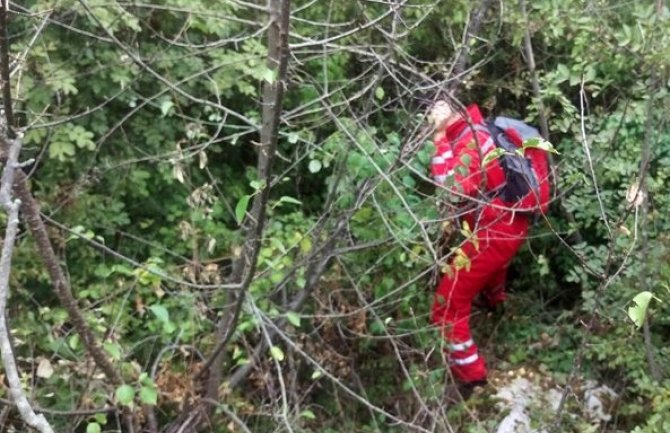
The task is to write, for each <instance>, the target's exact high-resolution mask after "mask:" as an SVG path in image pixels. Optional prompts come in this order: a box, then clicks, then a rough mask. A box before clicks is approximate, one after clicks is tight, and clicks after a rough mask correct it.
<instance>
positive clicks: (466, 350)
mask: <svg viewBox="0 0 670 433" xmlns="http://www.w3.org/2000/svg"><path fill="white" fill-rule="evenodd" d="M429 120H431V121H432V123H433V125H434V126H435V131H436V132H435V137H434V143H435V148H436V150H435V155H434V156H433V158H432V162H431V172H432V176H433V179H434V180H435V182H436V183H437V184H438V185H440V187H442V188H446V189H447V192H448V193H450V194H454V195H456V196H458V197H460V198H462V199H463V202H464V203H467V206H464V207H463V209H462V212H459V214H460V213H463V215H462V216H461V224H463V222H465V223H467V225H468V226H469V228H470V231H471V233H472V234H471V236H470V238H469V239H467V240H466V241H465V242H464V243H463V244H462V245H461V246H460V248H461V253H460V254H461V255H462V256H465V257H466V259H465V260H453V259H452V260H451V262H450V264H449V270H448V271H447V272H445V274H444V275H443V276H442V278H441V280H440V282H439V284H438V287H437V290H436V294H435V299H434V303H433V307H432V314H431V316H432V317H431V320H432V322H433V323H434V324H435V325H437V326H439V328H440V330H441V332H442V334H443V335H444V338H445V342H446V345H445V346H446V347H445V352H446V353H447V359H448V361H449V368H450V370H451V373H452V375H453V377H454V378H455V379H456V381H457V382H458V383H459V384H460V389H462V390H471V389H472V388H473V387H474V386H477V385H483V384H485V383H486V380H487V370H486V363H485V361H484V358H483V356H482V354H481V353H480V352H479V350H478V348H477V345H476V344H475V342H474V341H473V339H472V334H471V332H470V312H471V309H472V303H473V300H474V299H475V297H477V296H478V295H480V294H481V295H482V297H483V299H484V300H485V301H486V302H487V303H488V304H489V305H491V306H494V305H496V304H499V303H501V302H503V301H504V300H505V280H506V275H507V269H508V267H509V264H510V261H511V260H512V258H513V257H514V255H515V254H516V252H517V251H518V249H519V247H520V246H521V245H522V243H523V242H524V240H525V239H526V236H527V233H528V227H529V214H528V213H527V212H522V211H518V208H517V206H518V205H519V203H510V202H506V201H504V200H503V199H502V198H501V197H500V195H499V194H496V192H497V191H500V190H501V188H502V187H504V185H505V182H506V177H505V172H504V170H503V168H502V167H501V164H500V163H499V161H498V160H497V159H494V160H492V161H490V162H487V163H486V164H483V162H484V159H485V158H486V156H487V155H488V154H489V152H491V151H493V150H494V149H495V148H496V144H495V142H494V140H493V138H492V137H491V135H490V133H489V132H488V130H487V129H486V127H485V126H484V119H483V118H482V115H481V112H480V110H479V108H478V107H477V105H470V106H469V107H467V109H466V110H465V111H464V112H463V111H462V110H460V111H459V110H456V109H454V108H453V106H452V105H450V104H449V103H447V102H446V101H438V102H437V103H436V104H435V105H434V106H433V108H432V109H431V112H430V115H429ZM505 133H506V134H507V135H508V136H510V137H511V138H512V141H514V142H515V144H516V145H517V146H520V145H521V143H522V139H521V137H520V136H519V135H518V134H516V133H515V131H514V130H509V131H508V130H505ZM473 203H475V204H477V206H472V204H473Z"/></svg>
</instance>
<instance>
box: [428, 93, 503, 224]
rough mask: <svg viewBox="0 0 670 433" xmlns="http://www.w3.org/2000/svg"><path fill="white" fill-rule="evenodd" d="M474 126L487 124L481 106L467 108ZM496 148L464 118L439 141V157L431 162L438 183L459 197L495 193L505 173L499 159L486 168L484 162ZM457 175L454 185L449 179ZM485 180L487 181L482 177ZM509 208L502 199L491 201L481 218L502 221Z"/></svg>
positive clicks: (489, 138)
mask: <svg viewBox="0 0 670 433" xmlns="http://www.w3.org/2000/svg"><path fill="white" fill-rule="evenodd" d="M467 114H468V117H469V121H470V123H471V124H472V125H476V124H480V125H483V124H484V119H483V118H482V115H481V112H480V111H479V107H477V105H474V104H473V105H470V106H469V107H468V108H467ZM495 148H496V145H495V143H494V142H493V139H492V138H491V136H490V135H489V134H488V133H487V132H485V131H481V130H477V131H474V134H473V130H472V128H471V127H470V124H469V123H468V121H466V120H464V119H460V120H458V121H456V122H454V123H452V124H451V125H449V126H448V127H447V129H446V131H445V136H444V137H443V138H442V139H440V140H439V141H436V142H435V156H433V159H432V161H431V173H432V176H433V179H434V180H435V182H437V183H438V184H440V185H444V184H445V182H446V184H447V185H448V186H446V188H448V189H449V190H451V191H452V192H453V193H455V194H460V195H467V196H470V197H476V198H479V199H484V198H485V196H483V194H481V193H485V192H489V191H494V190H495V189H497V188H498V187H500V186H502V185H503V184H504V183H505V172H504V171H503V169H502V168H501V167H500V164H499V163H498V161H497V160H494V161H491V162H489V163H488V164H487V165H486V166H485V167H482V164H481V162H482V159H483V158H484V157H485V156H486V155H487V154H488V153H489V152H491V151H492V150H493V149H495ZM450 176H453V181H452V182H447V179H448V178H449V177H450ZM482 177H483V178H482ZM498 206H499V207H507V206H508V205H506V204H505V203H504V202H503V201H502V200H501V199H499V198H495V199H493V200H490V201H489V203H488V204H487V205H484V206H483V207H482V212H481V219H483V220H485V221H493V220H496V219H499V218H500V216H501V213H502V212H504V210H502V209H500V208H498Z"/></svg>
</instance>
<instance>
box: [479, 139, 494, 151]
mask: <svg viewBox="0 0 670 433" xmlns="http://www.w3.org/2000/svg"><path fill="white" fill-rule="evenodd" d="M494 147H495V143H494V142H493V138H491V137H489V138H488V140H486V141H485V142H484V144H482V155H485V154H487V153H488V152H489V151H491V150H492V149H493V148H494Z"/></svg>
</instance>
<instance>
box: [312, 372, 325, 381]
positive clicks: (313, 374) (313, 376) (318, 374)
mask: <svg viewBox="0 0 670 433" xmlns="http://www.w3.org/2000/svg"><path fill="white" fill-rule="evenodd" d="M321 376H323V373H322V372H321V370H315V371H314V373H312V380H316V379H318V378H320V377H321Z"/></svg>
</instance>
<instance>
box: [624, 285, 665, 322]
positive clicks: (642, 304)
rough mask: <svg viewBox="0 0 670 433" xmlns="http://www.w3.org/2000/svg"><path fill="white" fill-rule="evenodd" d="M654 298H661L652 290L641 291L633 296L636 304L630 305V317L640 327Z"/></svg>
mask: <svg viewBox="0 0 670 433" xmlns="http://www.w3.org/2000/svg"><path fill="white" fill-rule="evenodd" d="M652 298H654V299H656V300H659V299H658V298H656V297H655V296H654V295H653V294H652V293H651V292H648V291H644V292H640V293H638V294H637V295H635V297H634V298H633V302H634V303H635V305H633V306H630V307H628V317H630V319H631V320H632V321H633V323H635V326H637V327H638V328H639V327H640V326H642V324H643V323H644V319H645V317H646V316H647V309H648V308H649V302H650V301H651V299H652Z"/></svg>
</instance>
